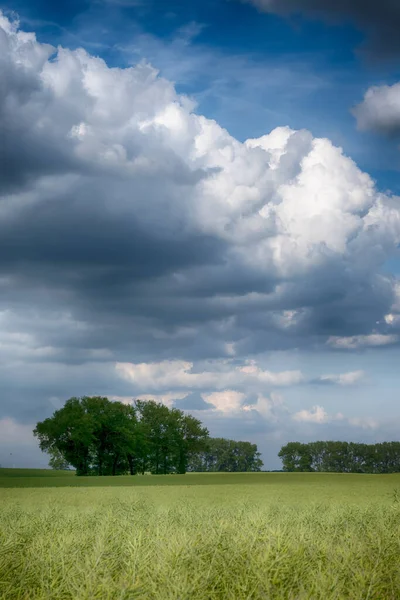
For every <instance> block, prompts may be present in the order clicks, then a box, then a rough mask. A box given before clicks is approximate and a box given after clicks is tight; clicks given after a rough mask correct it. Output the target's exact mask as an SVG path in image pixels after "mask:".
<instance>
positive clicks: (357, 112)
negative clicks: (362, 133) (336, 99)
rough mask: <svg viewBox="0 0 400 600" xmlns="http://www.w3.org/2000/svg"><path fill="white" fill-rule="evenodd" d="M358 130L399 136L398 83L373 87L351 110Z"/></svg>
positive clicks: (399, 89) (399, 84) (399, 100)
mask: <svg viewBox="0 0 400 600" xmlns="http://www.w3.org/2000/svg"><path fill="white" fill-rule="evenodd" d="M352 112H353V114H354V116H355V117H356V119H357V125H358V128H359V129H361V130H371V131H375V132H377V133H381V134H383V135H387V136H390V137H392V136H399V135H400V83H395V84H394V85H382V86H373V87H371V88H369V89H368V90H367V92H366V93H365V95H364V99H363V101H362V102H361V104H358V105H357V106H356V107H355V108H354V109H353V111H352Z"/></svg>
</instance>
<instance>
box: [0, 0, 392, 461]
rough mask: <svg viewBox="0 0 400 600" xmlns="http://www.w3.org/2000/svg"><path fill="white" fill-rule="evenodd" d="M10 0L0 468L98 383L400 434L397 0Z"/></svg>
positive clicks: (300, 423) (196, 410)
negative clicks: (39, 426)
mask: <svg viewBox="0 0 400 600" xmlns="http://www.w3.org/2000/svg"><path fill="white" fill-rule="evenodd" d="M0 10H1V14H0V398H1V404H0V464H1V465H2V466H5V467H12V466H15V467H45V466H46V465H47V463H48V457H47V456H46V455H44V454H42V453H41V452H40V450H39V448H38V445H37V442H36V440H35V439H34V438H33V436H32V429H33V428H34V426H35V424H36V422H37V421H39V420H42V419H44V418H46V417H49V416H51V415H52V414H53V412H54V411H55V410H57V409H58V408H61V407H62V406H63V403H64V402H65V401H66V400H67V399H68V398H69V397H72V396H84V395H103V396H108V397H109V398H111V399H114V400H121V401H123V402H127V403H129V402H131V401H132V399H134V398H145V399H146V398H154V399H156V400H157V401H160V402H163V403H165V404H167V405H168V406H170V407H172V406H175V407H178V408H181V409H182V410H185V411H188V412H190V413H191V414H193V415H194V416H196V417H198V418H199V419H200V420H201V421H202V422H203V423H204V424H205V425H206V426H207V427H208V429H209V431H210V435H212V436H218V437H220V436H222V437H227V438H230V439H236V440H247V441H251V442H253V443H256V444H257V445H258V448H259V450H260V451H261V453H262V458H263V460H264V464H265V468H266V469H278V468H280V464H281V463H280V461H279V459H278V457H277V453H278V451H279V449H280V447H281V446H282V445H283V444H285V443H287V442H289V441H302V442H307V441H315V440H321V439H325V440H328V439H330V440H339V439H340V440H348V441H350V440H352V441H360V442H366V443H374V442H380V441H385V440H390V441H391V440H396V439H398V432H399V429H400V406H399V403H398V402H397V389H398V387H399V383H400V375H399V369H398V364H399V359H400V281H399V279H398V278H399V277H400V254H399V243H400V179H399V165H400V142H399V136H400V68H399V64H400V63H399V59H400V42H399V38H398V35H397V32H398V28H399V26H400V5H399V4H398V2H397V0H396V1H395V0H381V1H380V2H379V3H378V2H376V1H375V0H247V1H240V0H212V1H211V0H192V1H191V2H187V1H186V0H171V1H170V2H167V1H166V0H163V1H161V0H86V1H84V2H83V1H78V0H72V1H70V2H68V3H67V2H65V3H63V2H59V3H55V2H48V1H46V0H38V1H37V2H35V3H32V2H27V1H26V0H25V1H24V0H16V1H15V2H11V3H8V4H7V3H6V4H4V3H0Z"/></svg>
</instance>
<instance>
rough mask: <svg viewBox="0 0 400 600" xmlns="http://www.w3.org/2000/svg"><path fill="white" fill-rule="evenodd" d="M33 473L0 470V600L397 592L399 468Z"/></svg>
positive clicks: (384, 596) (384, 597) (197, 599)
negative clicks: (78, 483)
mask: <svg viewBox="0 0 400 600" xmlns="http://www.w3.org/2000/svg"><path fill="white" fill-rule="evenodd" d="M32 475H33V477H32V479H37V481H38V483H39V486H38V487H37V488H35V486H34V482H31V485H29V486H26V487H25V489H20V486H21V484H20V482H18V486H19V487H17V488H13V480H15V481H16V480H18V479H21V473H20V474H19V476H17V475H16V474H15V472H11V470H10V471H9V472H8V475H7V473H5V472H4V471H3V472H2V473H0V478H1V481H2V486H3V489H0V505H1V513H0V598H1V599H4V600H5V599H7V600H8V599H9V600H13V599H17V598H18V599H21V600H22V599H23V600H30V599H40V600H42V599H43V600H44V599H46V600H47V599H48V600H53V599H54V600H59V599H62V600H63V599H71V600H75V599H76V600H92V599H103V598H104V599H110V600H111V599H112V600H114V599H115V600H116V599H134V598H143V599H149V600H150V599H157V600H158V599H161V600H172V599H174V600H192V599H193V600H214V599H218V600H220V599H221V600H225V599H226V600H242V599H243V600H244V599H246V600H247V599H260V600H261V599H269V598H270V599H285V600H286V599H288V600H289V599H290V600H303V599H314V598H315V599H321V600H322V599H323V600H330V599H342V598H345V599H351V600H357V599H360V600H361V599H363V600H364V599H365V600H366V599H368V600H371V599H376V600H389V599H393V600H394V599H398V598H400V570H399V566H398V564H399V563H398V557H399V555H400V535H399V534H400V506H399V508H398V506H397V501H396V498H395V493H394V490H395V489H396V488H400V476H399V475H387V476H379V475H375V476H368V475H333V474H332V475H328V474H297V473H295V474H280V473H277V474H272V473H271V474H270V473H259V474H254V475H252V474H242V475H240V474H232V475H230V474H223V475H218V474H215V475H187V476H184V477H183V479H182V482H181V483H180V484H177V483H176V481H177V480H176V479H175V477H174V476H170V477H168V476H166V477H161V478H160V482H161V479H162V481H163V482H164V485H162V486H161V485H159V484H157V481H158V480H159V478H158V477H157V478H154V476H148V477H135V478H126V480H127V482H128V480H129V483H128V485H126V487H125V486H121V484H120V481H121V480H123V479H125V478H114V480H115V482H116V483H117V481H118V483H117V485H116V486H115V487H112V486H109V487H78V488H76V487H61V488H57V487H40V486H41V485H43V479H44V478H46V477H45V476H46V475H47V478H48V480H50V479H57V477H58V478H60V479H61V478H62V477H64V478H69V480H70V481H71V482H72V481H74V480H75V479H76V478H75V477H74V476H73V475H71V474H59V475H57V474H54V473H51V472H49V473H47V474H46V473H45V474H43V473H38V472H35V473H32ZM25 477H28V473H25ZM210 478H214V479H213V482H214V483H210ZM5 479H8V480H9V486H7V487H8V489H5V487H6V486H5V485H4V480H5ZM90 479H92V480H96V479H97V478H90ZM132 479H133V480H134V481H139V480H140V484H139V485H136V486H135V485H129V484H131V483H132ZM154 479H155V480H156V484H154V483H153V482H154ZM167 481H168V482H170V485H168V484H167ZM146 482H147V483H146ZM178 482H179V480H178ZM202 482H207V485H202ZM229 482H230V484H229V485H227V483H229ZM98 483H100V482H98ZM67 485H68V484H67ZM92 485H96V484H92Z"/></svg>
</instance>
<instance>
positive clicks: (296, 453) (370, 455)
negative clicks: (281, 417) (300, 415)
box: [279, 442, 400, 473]
mask: <svg viewBox="0 0 400 600" xmlns="http://www.w3.org/2000/svg"><path fill="white" fill-rule="evenodd" d="M279 457H280V458H281V459H282V463H283V470H284V471H319V472H335V473H398V472H400V442H383V443H381V444H358V443H354V442H312V443H309V444H302V443H300V442H290V443H289V444H286V446H283V447H282V448H281V450H280V452H279Z"/></svg>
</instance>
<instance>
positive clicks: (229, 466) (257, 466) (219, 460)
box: [188, 438, 263, 473]
mask: <svg viewBox="0 0 400 600" xmlns="http://www.w3.org/2000/svg"><path fill="white" fill-rule="evenodd" d="M260 457H261V454H260V453H259V452H258V451H257V445H256V444H251V443H250V442H235V441H234V440H227V439H225V438H210V439H209V440H208V442H207V444H206V446H205V448H204V449H203V450H202V451H201V452H198V453H197V454H194V455H193V456H192V458H191V460H190V464H189V468H188V470H190V471H195V472H197V473H201V472H204V471H207V472H212V471H228V472H242V471H260V470H261V467H262V466H263V462H262V460H261V458H260Z"/></svg>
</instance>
